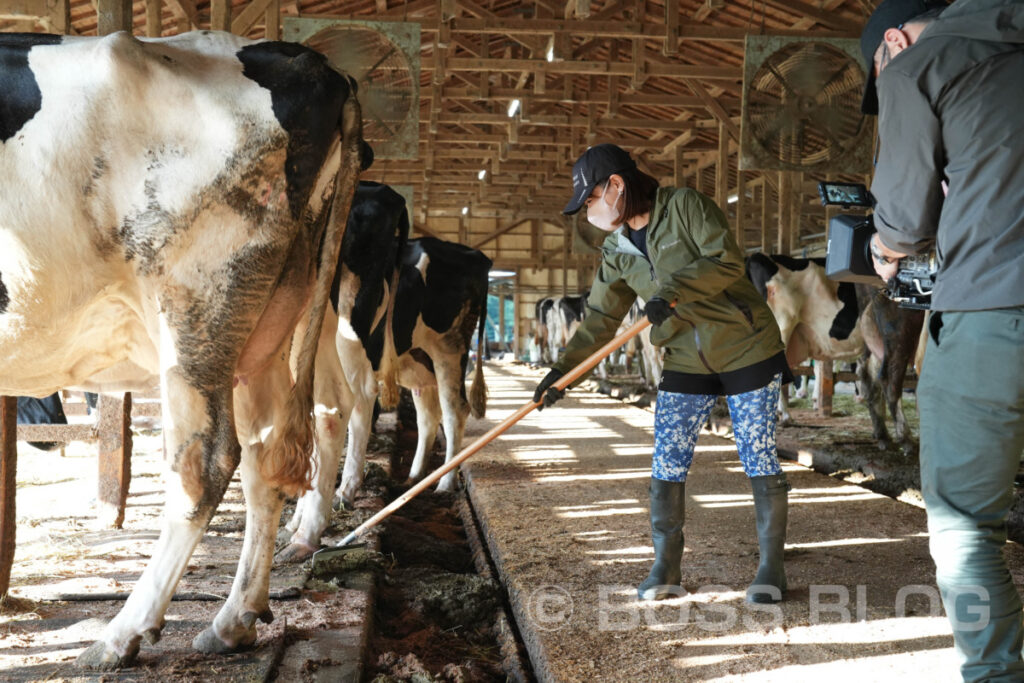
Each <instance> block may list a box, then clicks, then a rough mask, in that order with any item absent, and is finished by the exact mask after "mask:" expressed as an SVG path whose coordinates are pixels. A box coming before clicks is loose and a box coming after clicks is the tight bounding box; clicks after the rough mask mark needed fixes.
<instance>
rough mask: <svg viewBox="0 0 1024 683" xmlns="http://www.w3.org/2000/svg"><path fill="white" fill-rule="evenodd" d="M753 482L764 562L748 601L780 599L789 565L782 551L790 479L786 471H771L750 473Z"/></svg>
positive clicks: (782, 594) (760, 545)
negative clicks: (783, 472) (780, 472)
mask: <svg viewBox="0 0 1024 683" xmlns="http://www.w3.org/2000/svg"><path fill="white" fill-rule="evenodd" d="M750 486H751V487H752V488H753V490H754V510H755V511H756V513H757V544H758V546H759V547H760V549H761V563H760V564H759V565H758V567H757V576H755V577H754V582H753V583H752V584H750V587H749V588H747V602H756V603H773V602H779V601H780V600H782V598H783V597H784V596H785V595H786V569H785V567H783V564H782V554H783V549H784V548H785V545H786V517H787V511H788V509H789V497H788V495H787V494H788V492H789V483H788V482H787V481H786V475H785V474H771V475H768V476H766V477H751V478H750Z"/></svg>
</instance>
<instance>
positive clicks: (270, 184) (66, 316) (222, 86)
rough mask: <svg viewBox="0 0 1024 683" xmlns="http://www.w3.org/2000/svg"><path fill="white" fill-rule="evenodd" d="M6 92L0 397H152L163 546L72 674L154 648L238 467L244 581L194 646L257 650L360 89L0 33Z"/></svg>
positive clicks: (316, 66) (139, 45)
mask: <svg viewBox="0 0 1024 683" xmlns="http://www.w3.org/2000/svg"><path fill="white" fill-rule="evenodd" d="M0 93H2V95H0V245H2V248H0V282H2V284H0V394H8V395H29V396H37V397H38V396H46V395H47V394H50V393H52V392H54V391H55V390H57V389H60V388H63V387H72V388H81V389H86V390H91V391H126V390H131V391H134V390H149V389H152V388H153V387H155V386H160V387H161V390H162V399H163V400H162V405H163V424H164V443H165V458H166V464H167V471H166V480H167V483H168V491H167V503H166V509H165V514H164V521H163V528H162V530H161V533H160V538H159V540H158V542H157V544H156V546H155V548H154V551H153V557H152V559H151V560H150V562H149V564H148V566H147V567H146V569H145V571H144V572H143V573H142V576H141V577H140V578H139V580H138V582H137V583H136V585H135V588H134V590H133V591H132V594H131V596H130V597H129V598H128V600H127V602H126V603H125V605H124V607H123V609H122V610H121V612H120V613H119V614H118V615H117V616H116V617H115V618H114V619H113V620H112V621H111V622H110V623H109V624H108V625H107V627H106V628H105V630H104V632H103V635H102V637H101V639H100V640H99V641H97V642H96V643H94V644H93V645H92V646H91V647H89V648H88V649H86V650H85V651H84V652H83V653H82V655H81V656H80V657H79V658H78V662H79V664H80V665H83V666H86V667H95V668H103V669H109V668H115V667H120V666H124V665H127V664H129V663H130V662H131V661H132V660H133V659H134V658H135V656H136V654H137V652H138V649H139V644H140V641H141V640H142V639H143V638H145V639H146V640H147V641H149V642H151V643H153V642H156V641H157V640H159V638H160V632H161V629H162V628H163V626H164V613H165V611H166V609H167V607H168V604H169V602H170V600H171V596H172V595H173V593H174V589H175V587H176V585H177V584H178V580H179V579H180V577H181V574H182V572H183V571H184V570H185V567H186V565H187V564H188V561H189V558H190V557H191V555H192V552H193V550H194V548H195V546H196V544H197V543H198V542H199V540H200V538H202V535H203V533H204V531H205V529H206V526H207V523H208V522H209V520H210V518H211V516H212V515H213V513H214V511H215V509H216V508H217V506H218V504H219V503H220V501H221V498H222V497H223V494H224V491H225V489H226V488H227V486H228V483H229V482H230V480H231V477H232V475H233V473H234V471H235V469H236V468H237V467H238V466H239V463H241V472H242V486H243V489H244V492H245V498H246V505H247V513H246V525H245V541H244V544H243V547H242V553H241V557H240V559H239V564H238V572H237V574H236V577H235V582H234V584H233V586H232V588H231V593H230V595H229V597H228V599H227V600H226V602H225V603H224V605H223V606H222V608H221V609H220V611H219V612H218V614H217V616H216V617H215V618H214V620H213V623H212V624H211V625H210V626H209V628H207V629H206V630H205V631H203V632H202V633H201V634H199V635H198V636H197V637H196V639H195V640H194V641H193V647H195V648H196V649H198V650H200V651H202V652H209V653H212V652H228V651H233V650H236V649H239V648H242V647H246V646H248V645H251V644H252V643H253V642H254V641H255V640H256V628H255V623H256V621H257V620H263V621H269V620H270V619H271V618H272V614H271V612H270V607H269V602H268V581H269V572H270V566H271V560H272V555H273V547H274V540H275V536H276V530H277V525H278V520H279V517H280V512H281V506H282V503H283V499H284V497H285V495H286V494H294V493H297V492H299V491H301V490H303V489H304V488H307V487H308V486H309V480H310V476H311V474H310V468H311V464H310V457H309V454H310V451H311V445H312V440H313V436H312V420H311V419H310V416H311V413H312V383H313V361H314V357H315V351H316V342H317V335H318V333H319V330H320V320H321V317H322V315H323V313H322V311H323V309H324V308H327V307H328V306H327V304H328V295H329V291H330V283H331V279H332V277H333V275H334V267H335V264H336V262H337V258H336V254H337V251H338V249H339V247H340V243H341V236H342V234H343V232H344V226H345V218H346V215H347V213H348V205H349V202H350V200H351V195H352V192H353V189H354V185H355V180H356V176H357V173H358V170H359V167H360V163H361V161H363V162H365V161H366V160H367V159H368V158H369V156H368V154H367V151H366V149H367V148H366V147H365V145H363V143H362V141H361V134H360V118H361V117H360V113H359V106H358V102H357V101H356V98H355V83H354V81H352V80H351V79H350V78H348V77H346V76H344V75H342V74H340V73H338V72H337V71H335V70H334V69H333V68H331V67H330V66H329V65H328V63H327V61H326V59H325V58H324V57H323V56H322V55H319V54H317V53H316V52H313V51H311V50H309V49H307V48H305V47H303V46H300V45H295V44H289V43H280V42H259V41H251V40H247V39H244V38H241V37H238V36H234V35H231V34H227V33H217V32H209V31H203V32H196V33H188V34H184V35H179V36H174V37H169V38H161V39H152V40H150V39H138V38H134V37H132V36H131V35H129V34H127V33H116V34H112V35H109V36H105V37H103V38H80V37H61V36H50V35H18V34H7V35H4V34H0ZM361 157H362V159H361ZM323 259H327V260H326V261H324V262H323V263H322V266H323V267H319V265H318V264H319V263H320V262H321V261H322V260H323ZM304 311H310V312H309V313H308V314H306V315H307V316H308V317H309V319H311V320H312V321H313V324H310V325H308V329H309V330H310V334H308V335H306V336H305V337H304V338H303V340H302V342H301V348H300V350H299V353H298V356H299V362H298V365H297V371H296V378H295V384H294V386H293V383H292V377H291V373H290V371H289V367H288V348H289V345H290V344H291V339H292V334H293V331H294V329H295V327H296V324H297V323H298V321H299V320H300V318H301V317H302V316H303V315H304ZM264 439H265V440H264Z"/></svg>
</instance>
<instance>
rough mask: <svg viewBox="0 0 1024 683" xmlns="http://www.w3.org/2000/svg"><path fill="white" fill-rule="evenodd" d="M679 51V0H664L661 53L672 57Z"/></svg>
mask: <svg viewBox="0 0 1024 683" xmlns="http://www.w3.org/2000/svg"><path fill="white" fill-rule="evenodd" d="M678 51H679V0H665V41H664V42H663V43H662V45H661V53H662V54H663V55H665V56H666V57H672V56H674V55H675V54H676V53H677V52H678Z"/></svg>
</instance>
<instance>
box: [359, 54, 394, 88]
mask: <svg viewBox="0 0 1024 683" xmlns="http://www.w3.org/2000/svg"><path fill="white" fill-rule="evenodd" d="M397 51H398V50H396V49H395V46H394V45H392V46H391V49H390V50H388V51H387V54H385V55H384V56H383V57H381V58H380V59H378V60H377V61H376V62H374V63H373V65H372V66H371V67H370V68H368V69H367V70H366V71H364V72H363V75H362V77H360V79H359V82H360V83H362V82H364V81H365V80H366V79H367V78H369V77H370V75H371V74H373V72H374V71H376V70H377V67H379V66H380V65H381V64H383V63H384V61H385V60H386V59H387V58H388V57H390V56H391V55H393V54H395V53H396V52H397Z"/></svg>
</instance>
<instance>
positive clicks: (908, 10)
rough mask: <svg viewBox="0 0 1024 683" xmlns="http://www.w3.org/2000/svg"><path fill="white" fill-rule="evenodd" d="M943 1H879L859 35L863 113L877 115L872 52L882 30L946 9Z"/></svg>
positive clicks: (882, 34) (881, 36)
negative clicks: (863, 72) (864, 70)
mask: <svg viewBox="0 0 1024 683" xmlns="http://www.w3.org/2000/svg"><path fill="white" fill-rule="evenodd" d="M945 7H947V3H946V2H944V0H882V3H881V4H880V5H878V7H877V8H875V11H874V12H872V13H871V16H870V17H868V23H867V24H865V25H864V31H863V33H861V34H860V51H861V52H863V53H864V65H865V66H866V67H867V79H865V81H866V82H865V85H864V98H863V99H862V100H861V103H860V110H861V111H862V112H863V113H865V114H872V115H877V114H878V92H877V91H876V90H875V52H877V51H878V46H879V45H881V44H882V40H883V39H884V38H885V32H886V31H887V30H889V29H890V28H896V27H897V26H901V25H902V24H905V23H907V22H908V21H910V20H911V19H914V18H915V17H919V16H921V15H922V14H924V13H925V12H928V11H930V10H933V9H937V8H945Z"/></svg>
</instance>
